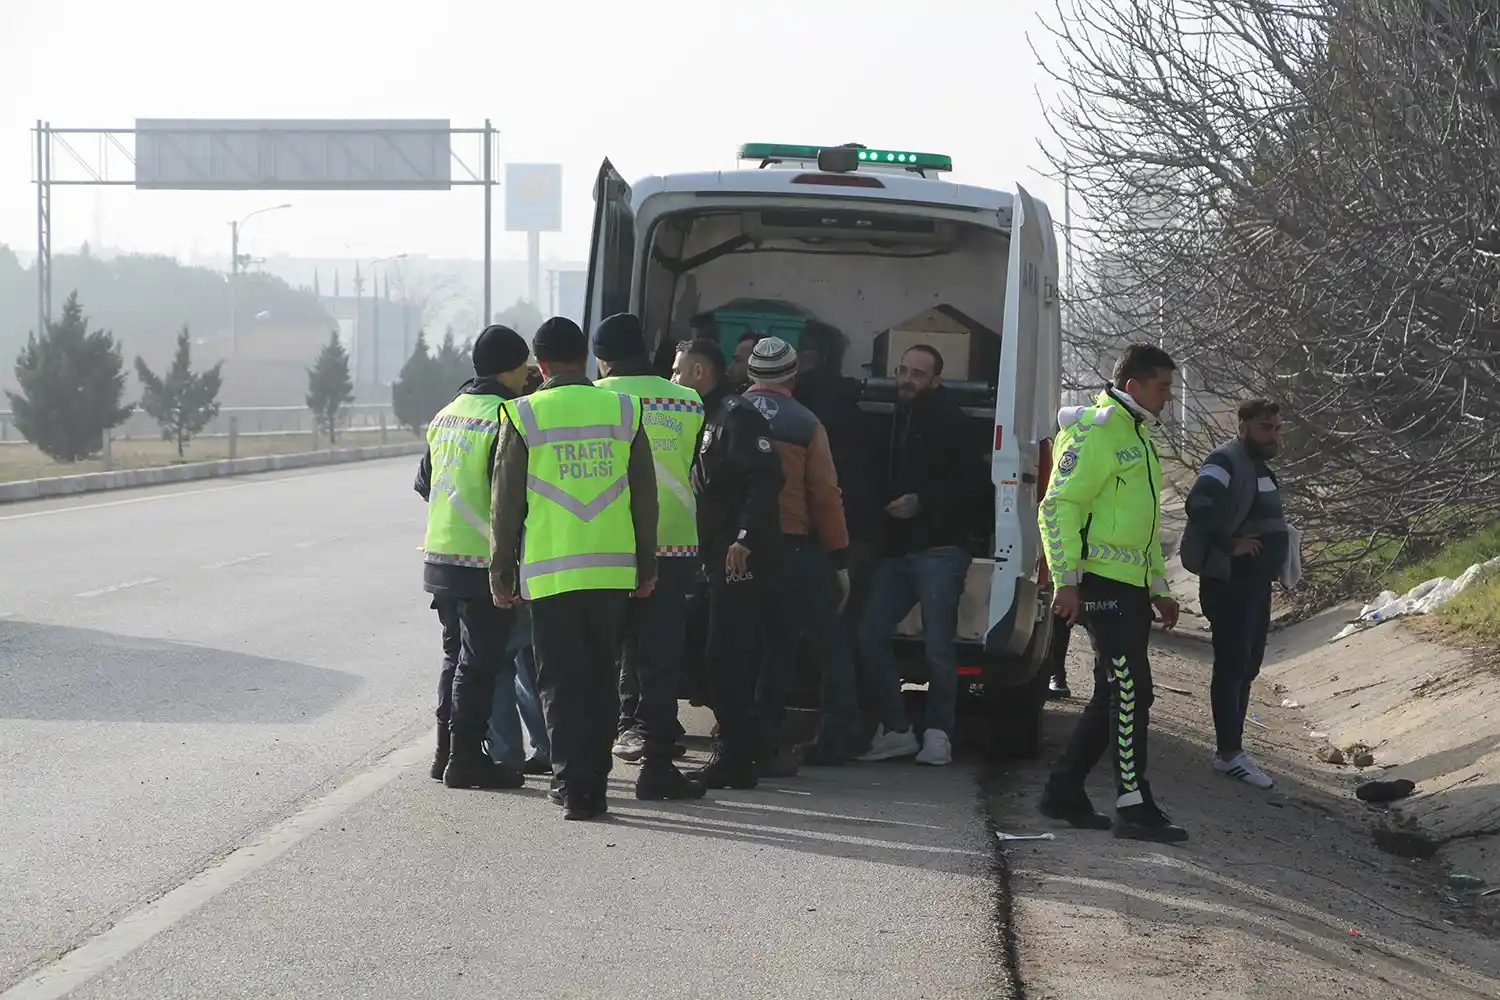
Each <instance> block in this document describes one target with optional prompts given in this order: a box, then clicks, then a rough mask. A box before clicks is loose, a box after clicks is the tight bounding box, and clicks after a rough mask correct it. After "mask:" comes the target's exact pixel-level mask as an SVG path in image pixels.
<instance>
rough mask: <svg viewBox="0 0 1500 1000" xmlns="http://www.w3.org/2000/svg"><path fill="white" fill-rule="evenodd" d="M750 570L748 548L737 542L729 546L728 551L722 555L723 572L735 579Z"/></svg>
mask: <svg viewBox="0 0 1500 1000" xmlns="http://www.w3.org/2000/svg"><path fill="white" fill-rule="evenodd" d="M749 571H750V550H749V549H747V548H745V546H743V545H741V544H740V543H739V542H735V543H734V544H733V545H731V546H729V552H728V554H727V555H725V556H724V574H725V575H726V576H728V577H729V578H730V579H732V580H737V579H739V578H740V577H742V576H744V575H745V574H746V573H748V572H749Z"/></svg>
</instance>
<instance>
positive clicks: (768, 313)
mask: <svg viewBox="0 0 1500 1000" xmlns="http://www.w3.org/2000/svg"><path fill="white" fill-rule="evenodd" d="M713 319H714V330H715V331H716V332H717V335H718V339H719V346H720V347H722V348H723V349H724V357H725V358H733V357H734V349H735V347H736V346H738V344H739V342H740V338H741V337H743V336H744V335H745V334H747V333H761V334H765V335H766V336H768V337H780V338H781V339H782V340H784V341H786V342H787V343H788V344H791V345H792V346H793V347H794V348H795V347H801V346H802V334H803V332H804V331H805V330H806V329H807V317H806V316H804V315H802V314H801V313H799V312H797V311H795V310H793V309H791V308H782V307H777V306H776V305H774V304H770V303H766V304H763V305H760V304H758V305H756V306H754V307H742V306H725V307H724V308H722V309H715V310H714V312H713Z"/></svg>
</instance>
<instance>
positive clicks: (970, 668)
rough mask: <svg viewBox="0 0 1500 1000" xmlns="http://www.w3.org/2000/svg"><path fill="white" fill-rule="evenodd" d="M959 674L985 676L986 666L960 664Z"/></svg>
mask: <svg viewBox="0 0 1500 1000" xmlns="http://www.w3.org/2000/svg"><path fill="white" fill-rule="evenodd" d="M958 676H960V677H983V676H984V668H983V667H976V666H974V665H973V664H967V665H964V664H960V665H959V668H958Z"/></svg>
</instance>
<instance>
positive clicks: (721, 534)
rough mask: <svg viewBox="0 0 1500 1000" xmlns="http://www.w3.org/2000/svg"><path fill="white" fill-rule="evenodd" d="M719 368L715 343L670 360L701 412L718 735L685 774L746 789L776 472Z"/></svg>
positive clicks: (774, 541)
mask: <svg viewBox="0 0 1500 1000" xmlns="http://www.w3.org/2000/svg"><path fill="white" fill-rule="evenodd" d="M724 369H725V365H724V352H723V349H722V348H720V346H719V344H718V342H716V341H713V340H694V341H691V342H690V343H688V344H687V346H686V347H685V348H683V350H682V351H681V352H680V353H679V354H678V355H677V362H676V365H675V367H674V373H673V376H672V381H674V382H676V383H677V384H678V385H681V386H685V387H687V388H689V389H693V390H695V391H697V392H698V393H699V395H701V396H702V398H703V406H704V411H705V418H704V424H703V438H702V443H701V444H700V446H699V449H698V454H697V456H696V457H695V458H694V459H693V472H692V481H693V491H694V493H695V494H696V496H697V503H698V539H699V551H700V552H701V553H702V558H703V569H704V572H705V574H706V575H707V577H708V584H709V592H708V593H709V611H708V616H709V624H708V651H707V656H706V657H705V660H706V664H705V669H706V670H707V672H708V677H707V678H706V682H705V688H706V699H705V700H706V702H707V704H708V706H709V707H710V708H711V709H712V710H713V713H714V717H715V718H716V719H717V720H718V723H719V738H718V740H717V741H716V742H715V743H714V747H713V752H712V754H711V756H710V757H709V761H708V764H707V765H706V766H705V767H703V768H702V769H701V770H699V771H697V772H695V773H694V774H693V775H692V776H693V777H696V778H699V779H700V780H702V781H703V783H704V784H706V785H707V786H708V787H709V788H754V787H755V786H756V784H757V782H758V780H759V769H758V767H757V764H756V755H757V752H758V750H759V746H758V736H759V733H758V730H757V722H756V712H755V688H756V681H757V679H758V677H759V675H760V658H761V637H762V632H763V629H762V615H763V604H764V602H763V599H762V589H763V584H764V579H765V574H764V573H762V572H760V569H761V567H762V564H765V565H767V566H774V565H775V562H776V561H777V560H778V558H779V555H780V553H779V543H780V540H781V517H780V512H779V508H778V497H779V496H780V494H781V484H782V472H781V459H780V458H779V457H778V456H777V454H776V447H775V445H774V443H773V442H772V441H771V427H770V425H769V424H767V423H766V419H765V418H764V417H762V416H761V415H760V414H759V413H757V412H756V411H755V408H754V407H753V406H751V405H750V404H749V403H747V402H745V400H744V398H743V397H741V396H737V395H735V394H734V393H733V392H731V391H730V390H729V386H728V385H727V383H726V380H725V371H724ZM773 627H774V623H773Z"/></svg>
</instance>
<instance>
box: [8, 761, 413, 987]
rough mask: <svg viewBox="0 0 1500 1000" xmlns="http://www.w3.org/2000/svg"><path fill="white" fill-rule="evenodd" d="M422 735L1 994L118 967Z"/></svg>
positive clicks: (297, 837)
mask: <svg viewBox="0 0 1500 1000" xmlns="http://www.w3.org/2000/svg"><path fill="white" fill-rule="evenodd" d="M431 742H432V741H431V738H430V737H428V736H426V735H423V736H420V737H418V738H417V739H415V740H413V741H412V742H410V743H408V744H406V746H403V747H401V748H400V749H397V750H394V751H392V752H391V753H389V754H387V755H386V756H385V757H384V758H382V759H381V761H380V762H379V763H378V764H376V765H375V766H374V767H373V768H371V769H370V770H368V771H365V772H364V773H363V774H359V775H356V776H355V777H353V778H351V779H350V780H349V781H347V782H345V783H344V784H342V785H340V786H339V787H338V788H335V789H334V790H333V791H331V792H329V793H328V794H327V795H325V796H323V797H322V798H321V799H318V800H317V801H316V802H313V803H312V804H311V805H309V806H307V807H306V808H305V809H302V810H299V811H298V812H296V813H293V814H292V815H291V816H289V817H287V818H286V819H284V820H282V821H281V822H280V823H278V824H276V825H275V826H273V827H271V829H269V830H267V831H266V832H264V833H262V834H261V835H260V836H258V837H256V838H255V839H254V840H252V841H250V842H249V843H247V844H245V845H243V846H242V847H239V848H238V849H236V850H235V851H233V852H232V853H231V854H230V855H229V856H228V857H226V858H224V859H223V860H222V861H220V862H218V863H216V864H214V865H211V866H209V867H208V868H205V869H204V870H203V871H201V872H199V873H198V874H196V875H194V876H193V877H192V878H190V879H188V880H187V881H186V882H184V883H182V884H181V885H179V886H178V887H177V888H175V889H173V890H171V891H170V892H168V893H167V894H166V895H164V896H161V897H159V898H157V899H155V900H153V901H152V902H150V903H147V904H146V905H144V906H142V907H140V908H139V909H136V910H134V911H133V912H131V913H128V914H126V915H125V916H124V917H123V918H121V919H120V920H119V922H117V923H116V924H115V925H114V926H112V927H110V928H109V929H108V930H106V931H104V932H103V933H101V934H98V935H96V936H95V937H92V938H90V939H89V940H87V941H85V942H84V943H83V944H81V945H79V946H78V947H77V948H74V949H73V950H72V951H69V952H68V953H67V954H65V955H63V957H62V958H60V959H58V960H57V961H56V962H53V963H52V964H50V965H48V966H46V967H45V968H43V969H41V970H39V971H37V972H35V973H33V974H32V975H30V976H28V977H27V978H25V979H23V980H21V981H20V982H19V983H17V984H16V985H15V986H12V987H11V988H10V989H8V990H6V991H5V992H4V993H0V1000H59V998H61V997H65V996H67V995H68V994H69V993H71V992H73V991H74V990H76V989H78V988H79V987H81V986H83V985H84V984H85V983H87V982H88V981H89V980H91V979H93V978H95V977H96V976H99V975H101V974H103V973H105V972H107V971H108V970H109V969H111V968H112V967H114V966H115V965H116V964H118V963H119V962H120V960H121V959H123V958H125V957H126V956H127V955H129V954H130V953H131V952H133V951H135V950H136V949H137V948H140V947H141V946H142V945H144V944H146V942H148V941H150V940H151V939H152V938H154V937H156V935H158V934H160V933H161V932H162V931H164V930H167V929H168V928H169V927H171V926H172V925H174V924H176V923H178V922H179V921H181V920H183V919H184V918H186V917H188V916H190V915H192V914H193V913H194V912H195V911H197V910H198V909H200V908H201V907H202V906H203V905H204V904H206V903H208V902H209V901H210V900H212V899H213V898H214V897H216V896H218V895H220V894H221V893H223V892H225V891H226V890H228V889H230V888H231V887H232V886H234V885H235V883H237V882H239V881H240V880H241V879H243V878H245V876H247V875H250V874H251V873H253V872H255V871H258V870H259V869H261V868H264V867H265V866H266V865H268V864H270V863H271V862H273V861H275V860H276V859H277V858H279V857H281V856H282V855H283V854H285V853H286V852H287V851H289V850H291V849H292V848H293V847H295V846H297V844H299V843H301V842H302V841H303V840H305V839H307V837H309V836H311V835H312V834H314V833H316V832H317V831H319V830H320V829H322V828H323V827H324V826H326V825H328V824H329V823H332V822H333V821H334V820H336V819H338V818H339V817H340V816H342V815H343V814H344V813H346V812H348V811H349V810H350V809H353V808H354V807H355V806H357V805H359V803H361V802H363V801H364V800H365V799H367V798H369V797H370V796H371V795H373V794H375V793H376V792H378V791H380V789H382V788H384V787H385V786H386V785H388V784H390V783H391V781H392V780H393V779H394V778H396V777H397V776H398V775H399V774H401V772H402V771H405V770H407V769H409V768H411V767H413V766H415V765H416V764H418V763H420V762H421V761H422V760H423V759H424V758H426V756H427V755H428V754H429V753H430V752H431V750H432V747H431V746H430V744H431Z"/></svg>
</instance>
